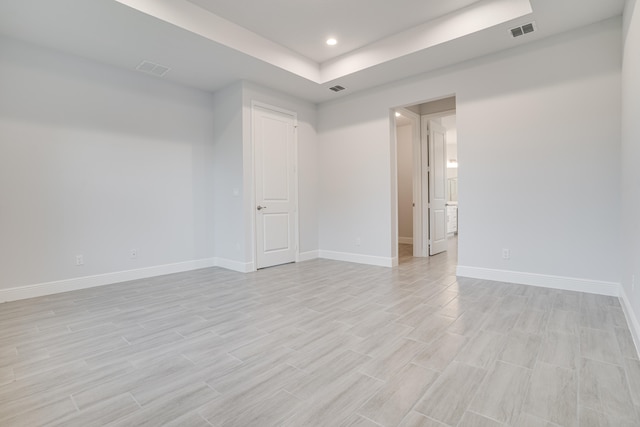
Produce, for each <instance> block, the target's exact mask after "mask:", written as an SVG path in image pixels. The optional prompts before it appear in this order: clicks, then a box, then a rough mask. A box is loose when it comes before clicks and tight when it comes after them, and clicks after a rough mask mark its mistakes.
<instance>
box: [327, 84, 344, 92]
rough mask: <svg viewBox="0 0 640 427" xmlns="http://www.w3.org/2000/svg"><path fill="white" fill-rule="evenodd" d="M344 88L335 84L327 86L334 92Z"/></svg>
mask: <svg viewBox="0 0 640 427" xmlns="http://www.w3.org/2000/svg"><path fill="white" fill-rule="evenodd" d="M345 89H346V88H345V87H343V86H340V85H335V86H332V87H330V88H329V90H332V91H334V92H340V91H341V90H345Z"/></svg>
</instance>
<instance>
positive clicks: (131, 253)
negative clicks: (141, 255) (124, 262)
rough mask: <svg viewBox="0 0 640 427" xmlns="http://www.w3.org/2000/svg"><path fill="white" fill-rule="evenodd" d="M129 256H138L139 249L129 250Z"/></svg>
mask: <svg viewBox="0 0 640 427" xmlns="http://www.w3.org/2000/svg"><path fill="white" fill-rule="evenodd" d="M129 256H130V257H131V258H138V250H137V249H131V251H129Z"/></svg>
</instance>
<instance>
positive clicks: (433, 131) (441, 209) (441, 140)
mask: <svg viewBox="0 0 640 427" xmlns="http://www.w3.org/2000/svg"><path fill="white" fill-rule="evenodd" d="M427 128H428V133H429V199H428V200H429V243H430V245H429V255H435V254H438V253H441V252H444V251H446V250H447V130H446V129H445V128H444V127H443V126H441V125H440V124H439V123H437V122H435V121H433V120H427Z"/></svg>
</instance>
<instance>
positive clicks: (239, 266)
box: [213, 258, 256, 273]
mask: <svg viewBox="0 0 640 427" xmlns="http://www.w3.org/2000/svg"><path fill="white" fill-rule="evenodd" d="M213 267H221V268H226V269H227V270H232V271H237V272H239V273H250V272H252V271H256V268H255V266H254V264H253V263H252V262H242V261H234V260H231V259H226V258H214V265H213Z"/></svg>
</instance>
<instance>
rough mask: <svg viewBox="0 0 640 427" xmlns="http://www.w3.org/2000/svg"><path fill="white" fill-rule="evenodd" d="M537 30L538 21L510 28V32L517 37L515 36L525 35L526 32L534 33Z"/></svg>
mask: <svg viewBox="0 0 640 427" xmlns="http://www.w3.org/2000/svg"><path fill="white" fill-rule="evenodd" d="M535 30H536V23H535V22H530V23H528V24H524V25H522V26H520V27H515V28H510V29H509V33H510V34H511V37H514V38H515V37H520V36H524V35H525V34H529V33H533V32H534V31H535Z"/></svg>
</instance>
